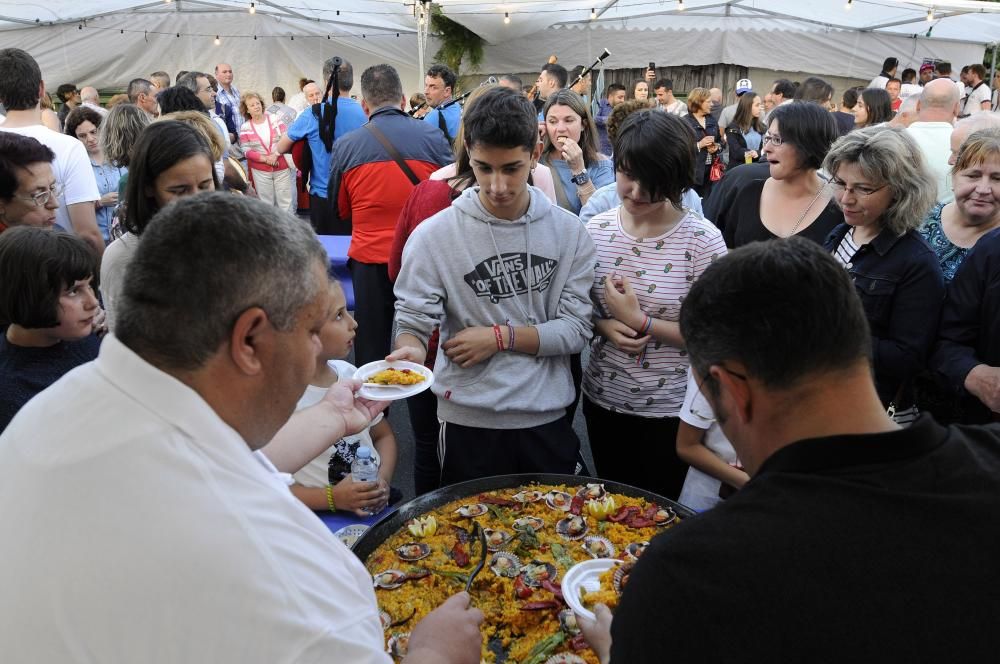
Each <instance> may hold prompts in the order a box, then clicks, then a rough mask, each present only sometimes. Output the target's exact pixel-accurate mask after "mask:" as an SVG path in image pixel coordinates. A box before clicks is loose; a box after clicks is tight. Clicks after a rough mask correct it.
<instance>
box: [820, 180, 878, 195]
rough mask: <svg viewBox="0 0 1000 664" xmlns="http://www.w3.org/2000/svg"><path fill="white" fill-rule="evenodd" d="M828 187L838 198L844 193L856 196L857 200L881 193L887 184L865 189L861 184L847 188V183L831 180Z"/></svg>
mask: <svg viewBox="0 0 1000 664" xmlns="http://www.w3.org/2000/svg"><path fill="white" fill-rule="evenodd" d="M830 186H832V187H833V191H834V193H836V194H837V195H838V196H840V195H842V194H843V193H844V192H845V191H846V192H847V193H849V194H851V195H853V196H857V197H858V198H868V197H869V196H871V195H872V194H874V193H875V192H877V191H882V190H883V189H885V188H886V187H888V186H889V183H888V182H887V183H885V184H884V185H882V186H881V187H866V186H865V185H863V184H856V185H854V186H853V187H848V186H847V183H846V182H844V181H843V180H838V179H837V178H833V179H832V180H830Z"/></svg>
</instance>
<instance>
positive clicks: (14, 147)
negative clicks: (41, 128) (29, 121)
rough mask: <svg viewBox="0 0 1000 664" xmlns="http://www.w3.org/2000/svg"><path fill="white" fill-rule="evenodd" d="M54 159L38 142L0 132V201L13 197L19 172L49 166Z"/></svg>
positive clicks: (53, 155)
mask: <svg viewBox="0 0 1000 664" xmlns="http://www.w3.org/2000/svg"><path fill="white" fill-rule="evenodd" d="M55 159H56V154H55V153H54V152H53V151H52V150H50V149H49V148H48V146H46V145H43V144H42V143H40V142H39V141H38V140H36V139H34V138H31V137H30V136H21V135H20V134H15V133H14V132H12V131H0V200H5V201H9V200H10V199H11V198H12V197H13V196H14V193H15V192H16V191H17V172H18V171H19V170H23V169H25V168H27V167H28V166H30V165H31V164H39V163H43V162H44V163H48V164H51V163H52V162H53V161H55ZM0 237H3V236H2V235H0Z"/></svg>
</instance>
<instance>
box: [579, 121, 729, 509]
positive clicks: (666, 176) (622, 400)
mask: <svg viewBox="0 0 1000 664" xmlns="http://www.w3.org/2000/svg"><path fill="white" fill-rule="evenodd" d="M695 161H696V158H695V149H694V145H693V142H692V141H691V132H690V130H689V129H688V127H687V123H686V122H685V121H684V120H683V119H682V118H679V117H677V116H675V115H671V114H669V113H663V112H661V111H657V110H654V109H650V110H641V111H636V112H635V113H633V114H631V115H629V116H628V118H627V119H626V120H625V122H624V123H623V124H622V126H621V128H620V129H619V131H618V136H617V140H616V142H615V154H614V164H615V177H616V180H617V189H618V196H619V197H620V198H621V201H622V204H621V205H620V206H618V207H616V208H614V209H612V210H608V211H607V212H602V213H600V214H598V215H595V216H594V217H593V218H592V219H591V220H590V221H588V222H587V224H586V229H587V232H588V233H590V236H591V237H592V238H593V240H594V244H595V245H596V246H597V261H596V265H597V268H596V270H595V272H594V277H593V279H594V280H593V283H592V286H591V290H590V299H591V301H592V302H593V303H594V327H595V331H596V336H595V337H594V340H593V341H592V342H591V349H590V363H589V364H588V365H587V368H586V370H585V371H584V374H583V394H584V396H583V414H584V417H585V418H586V420H587V432H588V435H589V437H590V447H591V451H592V452H593V454H594V464H595V465H596V467H597V474H598V475H599V476H600V477H603V478H605V479H609V480H616V481H619V482H626V483H628V484H632V485H634V486H639V487H642V488H645V489H649V490H650V491H654V492H656V493H659V494H660V495H663V496H667V497H669V498H676V497H677V495H678V494H679V493H680V490H681V486H682V484H683V483H684V476H685V473H686V471H687V466H686V465H685V464H684V463H683V462H682V461H681V460H680V459H678V457H677V453H676V449H675V446H674V441H675V439H676V438H677V428H678V424H679V419H678V415H679V413H680V409H681V405H682V404H683V403H684V394H685V389H686V384H687V368H688V361H687V357H686V354H685V352H684V339H683V338H682V337H681V334H680V328H679V325H678V320H679V317H680V311H681V303H682V302H683V301H684V298H685V297H686V296H687V293H688V291H689V290H690V288H691V285H692V284H693V283H694V281H695V280H696V279H697V278H698V277H699V276H701V273H702V272H703V271H704V270H705V268H707V267H708V266H709V265H710V264H711V262H712V261H713V260H715V259H716V258H717V257H719V256H720V255H723V254H725V253H726V245H725V243H724V242H723V240H722V233H721V232H720V231H719V229H718V228H716V227H715V226H714V225H713V224H712V223H711V222H709V221H707V220H705V219H704V218H703V217H702V216H701V215H699V214H696V213H694V212H691V211H690V210H689V209H685V208H684V207H683V206H682V205H681V194H682V192H683V191H684V190H686V189H689V188H691V186H692V185H693V184H694V170H695V168H698V167H700V164H697V165H696V163H695ZM622 432H628V436H629V440H630V441H632V442H631V443H630V450H629V454H622V449H621V442H620V441H621V435H622ZM636 458H641V459H643V463H641V464H636V463H635V459H636Z"/></svg>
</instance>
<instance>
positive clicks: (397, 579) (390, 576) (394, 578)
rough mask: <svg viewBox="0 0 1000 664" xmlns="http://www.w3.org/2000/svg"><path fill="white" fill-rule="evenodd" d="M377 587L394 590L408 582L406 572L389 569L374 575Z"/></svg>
mask: <svg viewBox="0 0 1000 664" xmlns="http://www.w3.org/2000/svg"><path fill="white" fill-rule="evenodd" d="M372 581H373V582H374V583H375V587H376V588H382V589H383V590H394V589H396V588H398V587H400V586H401V585H403V583H405V582H406V572H404V571H402V570H398V569H387V570H385V571H384V572H379V573H378V574H375V575H374V576H373V577H372Z"/></svg>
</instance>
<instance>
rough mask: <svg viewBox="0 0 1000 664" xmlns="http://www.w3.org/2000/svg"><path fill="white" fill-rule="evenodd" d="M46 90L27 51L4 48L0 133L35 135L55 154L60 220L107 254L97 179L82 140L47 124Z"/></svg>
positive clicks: (1, 52)
mask: <svg viewBox="0 0 1000 664" xmlns="http://www.w3.org/2000/svg"><path fill="white" fill-rule="evenodd" d="M43 94H45V83H44V82H42V71H41V69H39V68H38V63H37V62H35V59H34V58H32V57H31V55H29V54H28V53H27V52H26V51H22V50H21V49H19V48H5V49H0V99H3V100H4V104H5V105H6V106H7V119H6V120H5V121H4V123H3V124H2V125H0V131H11V132H14V133H17V134H21V135H22V136H30V137H32V138H34V139H36V140H37V141H38V142H40V143H42V144H43V145H46V146H48V147H49V149H51V150H52V151H53V152H54V153H55V154H56V160H55V162H53V164H52V168H53V170H54V171H55V176H56V181H57V182H58V183H59V184H61V185H63V187H64V189H65V192H64V194H63V199H62V200H61V201H60V202H59V208H58V209H57V210H56V223H57V224H58V225H59V226H61V227H62V228H64V229H66V230H68V231H72V232H74V233H76V234H77V235H79V236H80V237H81V238H82V239H83V240H85V241H86V242H87V244H89V245H90V246H91V247H93V249H94V251H95V252H96V253H97V255H98V256H101V255H102V254H103V253H104V236H103V235H102V234H101V229H100V228H99V227H98V226H97V214H96V208H95V207H94V203H95V202H97V201H98V200H100V198H101V194H100V192H99V191H98V189H97V179H96V178H95V177H94V169H93V167H91V165H90V157H88V156H87V150H86V149H85V148H84V147H83V143H81V142H80V141H79V140H77V139H76V138H75V137H73V136H67V135H66V134H60V133H59V132H56V131H52V130H51V129H48V128H47V127H45V126H44V125H42V109H41V106H40V105H39V100H40V99H41V97H42V95H43Z"/></svg>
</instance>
